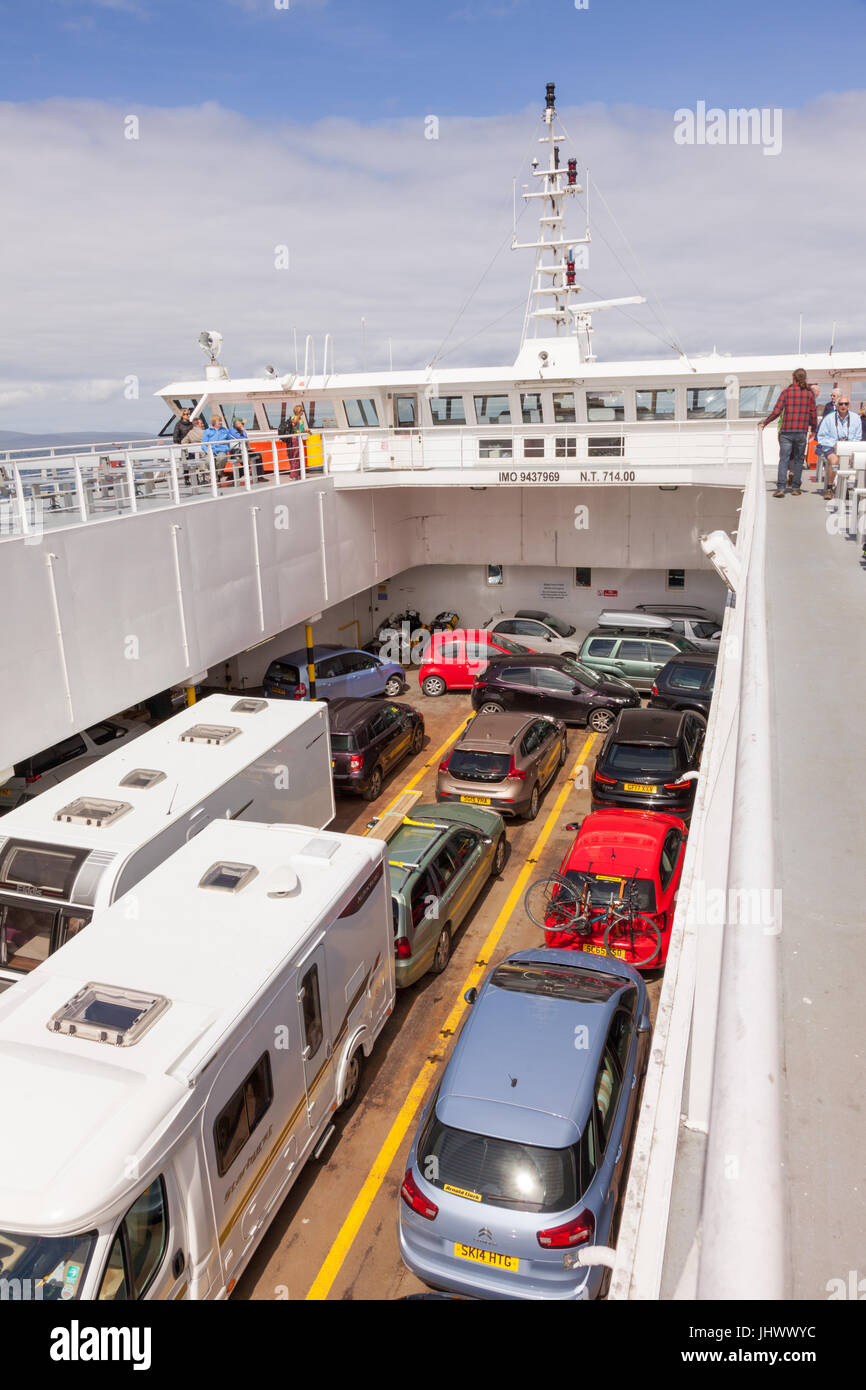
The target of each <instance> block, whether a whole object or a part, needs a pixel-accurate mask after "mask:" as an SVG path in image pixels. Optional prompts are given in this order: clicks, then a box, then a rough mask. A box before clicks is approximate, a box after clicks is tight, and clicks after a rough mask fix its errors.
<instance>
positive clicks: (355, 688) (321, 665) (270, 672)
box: [263, 645, 406, 700]
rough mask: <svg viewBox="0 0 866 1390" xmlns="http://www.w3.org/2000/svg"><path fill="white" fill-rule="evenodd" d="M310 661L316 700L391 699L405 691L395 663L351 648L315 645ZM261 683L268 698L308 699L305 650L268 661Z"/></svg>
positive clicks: (404, 681)
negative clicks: (373, 697) (374, 696)
mask: <svg viewBox="0 0 866 1390" xmlns="http://www.w3.org/2000/svg"><path fill="white" fill-rule="evenodd" d="M313 662H314V665H315V670H316V699H317V700H343V699H364V698H365V697H367V696H369V695H387V696H388V698H389V699H393V698H394V697H395V696H396V695H401V694H402V693H403V691H404V690H405V689H406V672H405V671H404V670H403V667H402V666H399V665H398V664H397V662H396V661H383V660H382V658H381V657H379V656H374V655H373V654H372V653H371V652H362V651H358V650H357V649H356V648H354V647H330V646H325V645H319V646H315V647H313ZM263 684H264V692H265V694H266V695H267V696H269V697H270V698H276V699H278V700H279V699H284V700H307V699H309V696H310V691H309V676H308V674H307V651H306V648H303V649H302V650H301V651H297V652H289V653H288V655H287V656H280V657H278V658H277V659H276V660H275V661H272V662H271V664H270V666H269V667H268V669H267V671H266V672H265V679H264V682H263Z"/></svg>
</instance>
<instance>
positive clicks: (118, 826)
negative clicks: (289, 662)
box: [0, 695, 334, 991]
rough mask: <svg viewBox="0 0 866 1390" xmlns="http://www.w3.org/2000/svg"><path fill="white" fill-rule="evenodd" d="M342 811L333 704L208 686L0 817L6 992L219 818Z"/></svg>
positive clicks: (317, 819) (320, 820) (322, 817)
mask: <svg viewBox="0 0 866 1390" xmlns="http://www.w3.org/2000/svg"><path fill="white" fill-rule="evenodd" d="M333 816H334V790H333V783H332V780H331V744H330V733H329V730H328V717H327V706H326V705H325V704H319V703H314V702H313V703H311V702H309V701H303V702H302V701H298V702H297V703H295V702H290V701H288V700H261V699H252V698H248V697H242V698H239V697H238V696H236V695H209V696H208V697H207V699H205V700H202V701H201V702H200V703H199V704H197V705H193V706H192V707H191V708H190V709H186V710H183V711H182V713H180V714H176V715H175V716H174V717H173V718H172V719H168V720H166V722H165V723H164V724H160V725H158V726H157V727H156V728H154V729H150V730H148V732H147V733H144V734H141V735H139V737H138V738H137V739H135V740H134V741H133V742H132V743H129V744H126V745H125V746H124V747H123V748H118V749H116V750H115V752H113V753H108V754H107V755H106V756H105V757H104V758H101V759H100V760H99V762H97V763H94V764H92V765H90V766H89V767H86V768H83V769H82V770H81V771H80V772H78V773H76V774H75V775H74V776H73V777H70V778H69V779H68V780H67V781H65V782H63V783H61V784H60V785H59V786H56V787H52V788H51V789H50V790H48V791H46V792H43V794H42V795H41V796H39V797H36V798H34V800H33V801H30V802H27V803H25V804H24V805H23V806H19V807H16V809H15V810H14V811H10V812H9V814H8V815H7V816H4V817H3V819H2V822H0V826H2V828H0V991H2V990H3V989H6V988H8V986H9V985H10V984H11V983H14V981H15V980H19V979H20V978H21V976H22V975H23V974H26V973H28V972H29V971H31V970H33V969H34V968H35V967H36V966H38V965H40V964H41V962H42V961H44V960H45V959H46V958H47V957H48V956H49V955H50V953H51V952H52V951H55V950H57V948H58V947H59V946H62V945H63V944H64V942H65V941H68V940H70V939H71V938H72V937H73V936H75V934H76V933H77V932H78V931H80V930H81V928H82V927H83V926H85V925H86V923H87V922H89V921H90V919H91V917H92V916H93V913H94V912H95V911H98V910H99V909H101V908H105V907H108V906H109V904H110V903H112V902H114V900H115V898H118V897H120V896H121V894H123V893H126V892H127V891H128V890H129V889H130V888H132V887H133V886H134V885H135V884H136V883H138V882H139V880H140V879H142V878H144V876H145V874H148V873H150V871H151V869H155V868H156V867H157V865H158V864H161V863H163V861H164V860H166V859H167V858H168V857H169V855H171V854H173V853H174V851H175V850H176V849H178V848H179V846H181V845H183V844H184V843H185V842H186V841H187V840H189V839H191V838H192V837H193V836H194V835H196V834H198V832H199V831H200V830H202V829H203V828H204V827H205V826H206V825H207V824H208V823H209V822H210V821H212V820H217V819H231V820H247V821H250V820H254V821H259V822H262V823H265V824H270V823H272V822H286V823H289V822H292V823H295V824H301V825H310V826H315V827H318V828H321V827H322V826H324V825H327V824H328V823H329V822H330V821H331V820H332V819H333Z"/></svg>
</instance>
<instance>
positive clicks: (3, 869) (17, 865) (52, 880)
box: [0, 840, 88, 898]
mask: <svg viewBox="0 0 866 1390" xmlns="http://www.w3.org/2000/svg"><path fill="white" fill-rule="evenodd" d="M87 853H88V852H87V850H85V849H58V848H56V847H53V846H51V847H49V846H48V845H34V844H27V843H26V842H24V841H22V840H18V841H14V840H13V841H12V842H11V843H10V844H9V845H8V846H7V849H6V853H5V854H4V856H3V860H2V863H0V882H3V883H5V884H7V885H8V886H9V887H10V888H16V889H19V890H20V889H22V888H23V889H24V890H25V891H27V890H28V889H30V890H33V889H36V890H37V891H38V892H39V893H47V894H49V895H50V896H51V897H58V898H70V897H71V896H72V885H73V884H74V882H75V879H76V876H77V874H78V870H79V869H80V868H81V865H82V864H83V863H84V861H85V859H86V858H87Z"/></svg>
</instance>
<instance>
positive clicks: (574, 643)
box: [484, 608, 583, 657]
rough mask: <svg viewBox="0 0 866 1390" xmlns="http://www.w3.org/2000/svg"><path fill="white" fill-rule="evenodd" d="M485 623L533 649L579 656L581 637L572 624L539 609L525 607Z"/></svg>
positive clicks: (494, 630) (504, 635)
mask: <svg viewBox="0 0 866 1390" xmlns="http://www.w3.org/2000/svg"><path fill="white" fill-rule="evenodd" d="M484 626H485V627H486V628H487V629H488V630H489V631H490V632H491V633H497V632H498V633H500V634H501V635H502V636H503V637H511V638H513V640H514V641H515V642H519V643H520V644H521V646H524V647H528V648H529V650H530V651H532V652H545V653H547V654H548V655H550V654H552V653H554V654H555V655H557V656H573V657H576V656H577V654H578V652H579V651H580V644H581V642H582V640H583V638H582V636H581V635H580V634H579V633H578V632H577V629H576V628H573V627H572V626H571V624H570V623H566V622H563V620H562V618H556V617H554V615H553V614H552V613H543V612H542V611H541V610H540V609H530V608H522V609H520V611H519V612H517V613H502V614H500V615H499V617H496V616H495V615H494V617H492V618H488V620H487V622H486V623H485V624H484Z"/></svg>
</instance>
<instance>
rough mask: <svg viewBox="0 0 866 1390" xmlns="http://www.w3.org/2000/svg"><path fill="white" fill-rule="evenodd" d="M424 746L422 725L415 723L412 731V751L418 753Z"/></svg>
mask: <svg viewBox="0 0 866 1390" xmlns="http://www.w3.org/2000/svg"><path fill="white" fill-rule="evenodd" d="M423 746H424V725H423V724H416V725H415V728H414V729H413V731H412V752H413V753H420V752H421V749H422V747H423Z"/></svg>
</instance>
